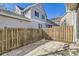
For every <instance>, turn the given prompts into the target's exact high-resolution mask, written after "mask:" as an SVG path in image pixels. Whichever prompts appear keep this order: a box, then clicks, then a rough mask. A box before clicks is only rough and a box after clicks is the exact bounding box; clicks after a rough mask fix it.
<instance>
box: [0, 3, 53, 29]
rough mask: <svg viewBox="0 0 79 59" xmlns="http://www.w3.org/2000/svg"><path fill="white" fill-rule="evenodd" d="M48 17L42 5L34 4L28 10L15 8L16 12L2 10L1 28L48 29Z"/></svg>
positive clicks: (0, 14)
mask: <svg viewBox="0 0 79 59" xmlns="http://www.w3.org/2000/svg"><path fill="white" fill-rule="evenodd" d="M46 25H52V24H51V23H48V22H47V15H46V13H45V10H44V8H43V6H42V4H40V3H39V4H33V5H31V6H28V7H26V8H22V7H19V6H15V10H14V12H13V11H10V10H4V9H0V27H2V28H4V27H14V28H46Z"/></svg>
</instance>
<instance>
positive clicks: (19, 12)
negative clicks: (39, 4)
mask: <svg viewBox="0 0 79 59" xmlns="http://www.w3.org/2000/svg"><path fill="white" fill-rule="evenodd" d="M15 13H17V14H20V15H21V10H20V9H19V8H18V7H17V6H15Z"/></svg>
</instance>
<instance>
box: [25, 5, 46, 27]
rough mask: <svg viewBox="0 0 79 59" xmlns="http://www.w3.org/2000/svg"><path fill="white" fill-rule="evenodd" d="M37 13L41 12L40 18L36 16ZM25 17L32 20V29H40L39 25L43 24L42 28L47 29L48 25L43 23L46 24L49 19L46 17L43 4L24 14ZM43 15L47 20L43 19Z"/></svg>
mask: <svg viewBox="0 0 79 59" xmlns="http://www.w3.org/2000/svg"><path fill="white" fill-rule="evenodd" d="M35 11H37V12H39V17H36V16H35ZM24 15H25V17H28V18H29V19H31V21H32V22H31V24H32V28H39V24H42V28H46V23H42V22H46V21H47V20H46V19H47V17H46V15H45V12H44V11H43V9H42V6H41V4H37V5H35V6H33V7H31V8H30V10H28V11H25V12H24ZM42 15H44V16H45V19H42ZM33 20H34V21H33ZM35 20H36V21H35ZM37 21H38V22H37ZM40 21H41V22H40Z"/></svg>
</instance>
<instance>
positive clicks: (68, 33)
mask: <svg viewBox="0 0 79 59" xmlns="http://www.w3.org/2000/svg"><path fill="white" fill-rule="evenodd" d="M43 35H44V37H45V38H46V39H52V40H57V41H64V42H73V26H66V27H65V26H60V27H53V28H48V29H43Z"/></svg>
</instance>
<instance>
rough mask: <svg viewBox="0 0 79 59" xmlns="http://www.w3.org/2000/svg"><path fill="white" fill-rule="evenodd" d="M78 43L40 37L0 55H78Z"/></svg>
mask: <svg viewBox="0 0 79 59" xmlns="http://www.w3.org/2000/svg"><path fill="white" fill-rule="evenodd" d="M78 55H79V44H68V43H64V42H58V41H52V40H45V39H42V40H40V41H37V42H35V43H32V44H29V45H26V46H23V47H20V48H18V49H15V50H12V51H10V52H8V53H4V54H3V55H1V56H78Z"/></svg>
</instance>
